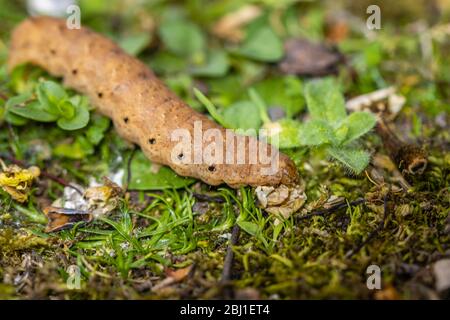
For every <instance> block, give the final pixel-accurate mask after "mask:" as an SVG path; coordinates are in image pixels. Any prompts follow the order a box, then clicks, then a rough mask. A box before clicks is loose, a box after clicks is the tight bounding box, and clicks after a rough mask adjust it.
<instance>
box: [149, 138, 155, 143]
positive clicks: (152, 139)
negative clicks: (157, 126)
mask: <svg viewBox="0 0 450 320" xmlns="http://www.w3.org/2000/svg"><path fill="white" fill-rule="evenodd" d="M155 142H156V140H155V138H151V139H148V143H150V144H155Z"/></svg>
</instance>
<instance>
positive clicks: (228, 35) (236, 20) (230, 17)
mask: <svg viewBox="0 0 450 320" xmlns="http://www.w3.org/2000/svg"><path fill="white" fill-rule="evenodd" d="M260 14H261V8H259V7H258V6H256V5H246V6H243V7H241V8H240V9H238V10H237V11H234V12H231V13H229V14H227V15H225V16H224V17H222V18H221V19H220V20H219V21H218V22H217V23H216V24H215V25H214V27H213V33H214V34H215V35H216V36H217V37H219V38H222V39H225V40H228V41H230V42H239V41H241V40H242V39H243V37H244V32H243V30H242V28H243V27H244V26H245V25H246V24H248V23H249V22H250V21H252V20H254V19H255V18H257V17H258V16H259V15H260Z"/></svg>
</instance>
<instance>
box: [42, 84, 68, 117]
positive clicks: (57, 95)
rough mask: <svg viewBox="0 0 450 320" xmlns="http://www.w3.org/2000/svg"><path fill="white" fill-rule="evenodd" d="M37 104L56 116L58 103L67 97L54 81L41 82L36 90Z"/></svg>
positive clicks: (64, 91)
mask: <svg viewBox="0 0 450 320" xmlns="http://www.w3.org/2000/svg"><path fill="white" fill-rule="evenodd" d="M36 94H37V97H38V100H39V102H40V103H41V104H42V105H43V106H44V108H45V109H47V111H48V112H50V113H53V114H58V113H59V110H58V103H59V102H60V101H61V100H63V99H64V98H66V97H67V92H66V90H64V88H63V87H62V86H61V85H60V84H59V83H56V82H54V81H43V82H41V83H39V85H38V86H37V89H36Z"/></svg>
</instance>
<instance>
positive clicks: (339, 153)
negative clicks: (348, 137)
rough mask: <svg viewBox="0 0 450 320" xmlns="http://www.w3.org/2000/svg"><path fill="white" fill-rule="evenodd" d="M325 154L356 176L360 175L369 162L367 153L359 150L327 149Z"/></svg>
mask: <svg viewBox="0 0 450 320" xmlns="http://www.w3.org/2000/svg"><path fill="white" fill-rule="evenodd" d="M327 152H328V154H329V155H330V156H331V157H332V158H334V159H336V160H338V161H339V162H340V163H342V164H343V165H344V166H345V167H346V168H347V169H350V171H352V172H354V173H356V174H360V173H361V172H362V171H363V170H364V169H365V168H366V167H367V165H368V164H369V161H370V155H369V153H368V152H367V151H365V150H361V149H354V148H337V147H329V148H328V149H327Z"/></svg>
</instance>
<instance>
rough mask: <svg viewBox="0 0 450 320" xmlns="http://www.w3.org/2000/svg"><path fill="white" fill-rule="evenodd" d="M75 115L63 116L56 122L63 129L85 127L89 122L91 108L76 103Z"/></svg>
mask: <svg viewBox="0 0 450 320" xmlns="http://www.w3.org/2000/svg"><path fill="white" fill-rule="evenodd" d="M73 106H74V116H73V117H72V118H70V119H67V118H65V117H61V118H59V119H58V121H57V122H56V123H57V124H58V126H59V127H60V128H61V129H64V130H78V129H81V128H84V127H85V126H86V125H87V124H88V122H89V110H88V109H87V108H86V106H84V105H82V104H75V105H73Z"/></svg>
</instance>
